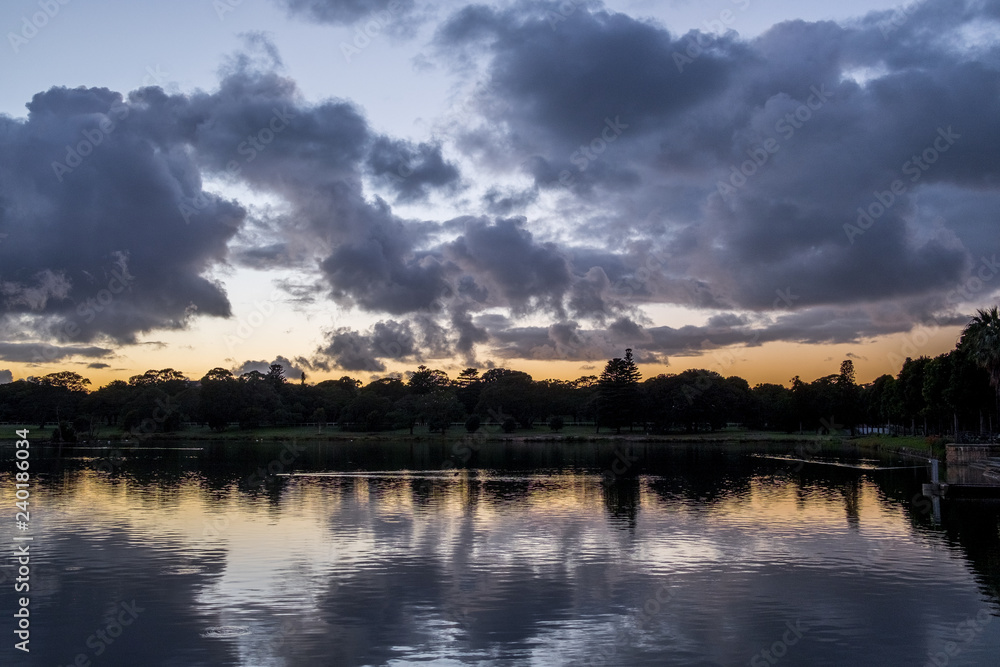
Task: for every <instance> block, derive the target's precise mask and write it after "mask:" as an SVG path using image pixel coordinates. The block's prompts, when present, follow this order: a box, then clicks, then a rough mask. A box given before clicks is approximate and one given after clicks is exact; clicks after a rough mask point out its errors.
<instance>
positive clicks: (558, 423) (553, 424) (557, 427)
mask: <svg viewBox="0 0 1000 667" xmlns="http://www.w3.org/2000/svg"><path fill="white" fill-rule="evenodd" d="M565 423H566V422H565V421H563V418H562V417H549V428H550V429H552V430H553V431H561V430H562V427H563V426H564V425H565Z"/></svg>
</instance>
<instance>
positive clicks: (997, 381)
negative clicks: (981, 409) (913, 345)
mask: <svg viewBox="0 0 1000 667" xmlns="http://www.w3.org/2000/svg"><path fill="white" fill-rule="evenodd" d="M959 347H960V348H962V349H964V350H965V351H966V352H968V354H969V356H970V357H971V358H972V359H973V360H974V361H975V362H976V363H977V364H978V365H979V366H980V367H982V368H983V369H985V370H986V373H987V374H988V375H989V377H990V384H991V385H993V388H994V389H995V390H996V392H997V406H998V410H1000V309H997V307H996V306H994V307H993V308H990V309H989V310H981V309H980V310H977V311H976V315H975V316H974V317H973V318H972V321H970V322H969V323H968V324H967V325H966V326H965V330H964V331H963V332H962V338H961V340H960V341H959Z"/></svg>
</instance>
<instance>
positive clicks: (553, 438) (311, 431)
mask: <svg viewBox="0 0 1000 667" xmlns="http://www.w3.org/2000/svg"><path fill="white" fill-rule="evenodd" d="M18 428H23V427H19V426H0V443H3V442H12V441H13V440H14V439H15V434H14V431H15V430H17V429H18ZM28 428H29V429H30V430H31V433H30V438H31V439H32V441H36V442H43V441H47V440H49V439H50V438H51V436H52V431H53V429H52V428H51V427H49V428H46V429H37V428H32V427H28ZM468 437H470V434H469V433H467V432H466V430H465V429H464V428H462V427H460V426H456V427H454V428H452V429H449V430H448V432H447V433H446V434H444V435H442V434H441V433H431V432H430V431H429V430H428V429H427V427H426V426H417V427H416V428H414V429H413V433H412V434H411V433H410V431H409V429H400V430H395V431H379V432H377V433H364V432H354V431H341V430H340V429H338V428H336V427H325V428H323V429H322V431H317V429H316V427H315V426H278V427H266V428H259V429H252V430H240V429H227V430H225V431H222V432H218V431H213V430H211V429H209V428H207V427H203V426H189V427H185V428H182V429H181V430H179V431H174V432H171V433H156V434H152V435H151V436H150V437H149V438H143V440H145V441H146V442H154V441H155V442H247V441H251V442H280V441H286V440H296V441H310V442H349V441H354V442H357V441H361V442H366V441H367V442H386V441H393V442H422V441H427V440H435V441H441V440H444V441H448V442H451V441H460V440H463V439H465V438H468ZM475 437H477V438H484V439H485V440H486V441H493V442H504V441H522V442H547V443H548V442H565V443H574V442H600V441H608V440H619V439H626V440H630V441H637V442H663V443H674V444H697V443H741V444H748V443H762V444H763V443H803V442H819V443H836V442H840V440H841V438H840V437H839V436H817V435H815V434H804V435H799V434H797V433H776V432H769V431H750V430H747V429H741V428H727V429H722V430H719V431H713V432H700V433H670V434H655V435H654V434H645V433H641V432H638V431H634V432H631V433H630V432H629V431H628V430H626V429H623V430H622V432H621V434H617V433H615V432H614V431H613V430H609V429H602V430H601V432H600V433H595V432H594V427H593V426H592V425H586V424H583V425H569V426H566V427H564V428H563V429H562V430H560V431H558V432H556V431H552V430H550V429H549V428H547V427H545V426H539V427H537V428H534V429H518V430H516V431H514V432H513V433H504V432H503V431H502V430H500V429H499V428H498V427H496V426H485V427H482V428H480V430H479V432H478V433H477V434H476V435H475ZM95 440H99V441H102V442H107V441H111V442H122V441H126V440H129V441H132V442H135V441H136V440H137V438H136V437H135V436H130V435H129V434H126V433H123V432H122V431H121V430H119V429H115V428H107V427H106V428H102V429H100V430H99V431H98V432H97V435H96V437H95Z"/></svg>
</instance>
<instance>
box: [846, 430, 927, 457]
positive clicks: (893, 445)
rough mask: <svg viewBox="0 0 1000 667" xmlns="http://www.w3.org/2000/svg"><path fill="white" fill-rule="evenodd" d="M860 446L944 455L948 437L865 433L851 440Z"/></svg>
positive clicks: (891, 450)
mask: <svg viewBox="0 0 1000 667" xmlns="http://www.w3.org/2000/svg"><path fill="white" fill-rule="evenodd" d="M851 442H852V443H853V444H856V445H858V446H859V447H865V448H868V449H873V450H876V451H890V452H901V453H909V454H925V455H927V456H936V457H943V456H944V445H945V443H946V442H947V440H946V439H944V438H940V437H929V438H927V437H923V436H919V435H901V436H888V435H865V436H861V437H859V438H854V439H853V440H851Z"/></svg>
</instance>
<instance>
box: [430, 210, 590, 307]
mask: <svg viewBox="0 0 1000 667" xmlns="http://www.w3.org/2000/svg"><path fill="white" fill-rule="evenodd" d="M524 224H525V220H524V219H523V218H500V219H497V220H496V221H495V222H493V223H492V224H491V223H489V222H488V221H486V220H485V219H479V218H477V219H470V220H469V221H467V222H466V228H465V234H463V235H462V236H461V237H459V238H458V239H456V240H455V241H454V242H452V243H450V244H448V246H447V251H446V252H447V254H448V256H449V257H450V258H451V259H452V260H453V261H454V262H455V263H456V264H458V265H459V266H461V267H462V268H464V269H466V270H467V271H469V272H471V273H473V274H477V275H478V276H479V277H480V278H481V279H482V280H483V281H484V282H487V281H488V283H489V285H488V287H489V288H491V289H490V294H491V296H492V297H493V298H494V299H496V302H497V303H498V304H501V305H508V304H509V305H510V306H511V307H513V308H514V309H517V310H524V309H526V308H528V307H529V306H530V305H532V304H536V305H539V306H543V307H548V308H549V309H551V310H553V311H555V312H561V311H562V298H563V295H564V294H565V293H566V290H567V289H568V288H569V286H570V283H571V274H570V269H569V264H568V262H567V260H566V258H565V257H564V256H563V255H562V253H561V252H560V250H559V248H558V247H557V246H556V245H555V244H553V243H538V242H536V241H535V240H534V238H533V236H532V234H531V232H529V231H528V230H527V229H525V228H524Z"/></svg>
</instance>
